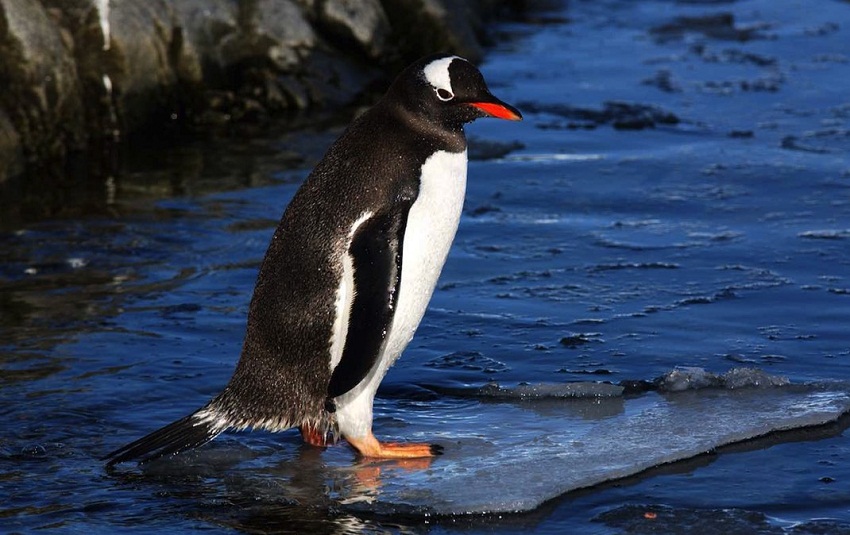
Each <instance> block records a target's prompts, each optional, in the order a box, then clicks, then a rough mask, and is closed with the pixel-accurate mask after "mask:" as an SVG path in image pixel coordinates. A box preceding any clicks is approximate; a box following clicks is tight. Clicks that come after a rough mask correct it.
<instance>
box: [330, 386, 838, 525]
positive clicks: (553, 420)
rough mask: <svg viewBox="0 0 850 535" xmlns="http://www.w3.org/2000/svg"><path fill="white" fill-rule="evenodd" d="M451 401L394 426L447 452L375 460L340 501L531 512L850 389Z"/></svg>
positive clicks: (807, 415)
mask: <svg viewBox="0 0 850 535" xmlns="http://www.w3.org/2000/svg"><path fill="white" fill-rule="evenodd" d="M502 391H504V389H502ZM452 407H453V406H452V405H450V406H449V407H447V410H445V411H444V414H442V418H440V419H439V420H438V419H433V420H430V419H429V420H426V421H425V422H422V421H417V422H416V424H415V428H416V430H415V433H413V435H415V436H411V432H410V430H408V431H401V430H398V431H399V432H400V433H407V438H408V439H411V440H422V439H425V438H430V439H432V440H434V441H436V442H439V443H440V444H442V445H444V446H445V448H446V449H445V454H444V455H443V456H442V457H440V458H438V459H437V460H436V461H434V462H433V463H431V464H430V466H426V465H421V466H419V465H416V464H408V465H405V464H401V465H399V464H397V463H392V462H386V463H377V464H375V465H374V466H373V471H372V472H369V477H368V478H365V480H368V481H369V483H368V484H367V485H345V484H343V485H340V486H338V487H337V489H336V490H335V491H334V492H335V493H337V494H336V496H335V497H336V499H338V500H339V502H340V503H341V504H343V506H344V507H351V508H354V509H362V510H367V511H370V512H373V513H374V512H377V513H385V514H398V513H416V514H464V513H493V512H512V511H528V510H532V509H534V508H536V507H538V506H539V505H540V504H542V503H543V502H545V501H547V500H549V499H552V498H554V497H557V496H560V495H562V494H564V493H567V492H569V491H572V490H576V489H581V488H586V487H592V486H595V485H598V484H600V483H604V482H606V481H611V480H616V479H620V478H623V477H627V476H630V475H634V474H637V473H640V472H642V471H644V470H646V469H649V468H652V467H655V466H658V465H661V464H665V463H670V462H673V461H677V460H683V459H687V458H690V457H694V456H697V455H699V454H702V453H705V452H709V451H712V450H714V449H716V448H718V447H720V446H723V445H727V444H731V443H735V442H740V441H743V440H747V439H751V438H755V437H760V436H763V435H766V434H769V433H772V432H775V431H783V430H791V429H795V428H800V427H808V426H816V425H822V424H825V423H829V422H831V421H834V420H836V419H837V418H838V417H839V416H841V415H842V414H844V413H846V412H848V410H850V387H848V385H843V384H833V385H820V386H815V385H809V386H802V385H786V386H770V387H763V388H756V387H747V388H701V389H698V390H686V391H680V392H667V393H659V392H649V393H645V394H642V395H640V396H637V397H632V398H629V397H597V398H588V399H557V398H551V397H537V398H533V399H527V398H525V397H524V396H520V397H518V398H516V399H511V398H508V399H503V398H502V397H499V398H498V399H496V400H492V399H491V400H479V401H476V402H474V403H471V404H470V403H469V402H466V403H458V404H456V405H454V408H452ZM444 408H446V407H444ZM411 422H413V420H411ZM499 423H500V424H499ZM494 424H496V425H494ZM377 431H378V432H379V433H380V431H381V430H380V429H378V430H377ZM384 432H385V433H386V430H384ZM382 468H383V470H382ZM359 481H361V482H362V481H364V478H363V477H362V475H361V477H359Z"/></svg>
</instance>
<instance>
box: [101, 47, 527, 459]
mask: <svg viewBox="0 0 850 535" xmlns="http://www.w3.org/2000/svg"><path fill="white" fill-rule="evenodd" d="M483 117H495V118H499V119H506V120H509V121H518V120H521V119H522V116H521V114H520V112H519V110H517V109H516V108H515V107H513V106H511V105H509V104H507V103H505V102H503V101H501V100H499V99H498V98H496V97H495V96H493V94H492V93H491V92H490V90H489V89H488V88H487V84H486V83H485V81H484V77H483V76H482V75H481V73H480V72H479V71H478V69H477V68H476V67H475V66H473V65H472V64H471V63H470V62H469V61H467V60H465V59H463V58H461V57H458V56H454V55H448V54H438V55H433V56H429V57H426V58H423V59H420V60H419V61H416V62H415V63H413V64H412V65H410V66H408V67H407V68H406V69H404V70H403V71H402V72H401V73H400V74H399V75H398V77H397V78H396V79H395V81H394V82H393V83H392V84H391V85H390V87H389V89H388V90H387V92H386V93H385V95H384V96H383V97H382V98H381V99H380V100H379V101H378V102H377V103H375V104H374V106H372V107H371V108H370V109H369V110H368V111H366V112H364V113H363V114H362V115H360V116H359V117H358V118H356V119H355V120H354V121H353V122H352V123H351V124H350V125H349V127H348V128H347V129H346V130H345V132H343V134H342V135H341V136H340V137H339V139H337V140H336V141H335V142H334V143H333V144H332V145H331V147H330V148H329V149H328V151H327V153H326V154H325V155H324V157H323V158H322V159H321V161H319V163H318V164H317V165H316V167H315V168H314V169H313V171H312V172H311V173H310V175H309V176H308V177H307V179H306V180H305V181H304V183H303V184H302V185H301V187H300V188H299V189H298V191H297V192H296V194H295V195H294V197H293V198H292V200H291V201H290V203H289V205H288V207H287V208H286V210H285V211H284V213H283V216H282V218H281V220H280V223H279V225H278V226H277V228H276V230H275V232H274V235H273V236H272V239H271V243H270V244H269V247H268V250H267V252H266V254H265V256H264V259H263V261H262V263H261V265H260V270H259V273H258V277H257V282H256V286H255V289H254V293H253V296H252V298H251V302H250V305H249V310H248V322H247V328H246V333H245V338H244V342H243V347H242V352H241V355H240V358H239V361H238V363H237V365H236V370H235V371H234V373H233V376H232V378H231V379H230V381H229V382H228V384H227V385H226V386H225V388H224V390H223V391H222V392H221V393H220V394H218V395H217V396H215V397H214V398H213V399H212V400H211V401H210V402H209V403H207V404H206V405H204V406H203V407H202V408H200V409H198V410H197V411H195V412H193V413H192V414H190V415H188V416H186V417H184V418H182V419H180V420H177V421H176V422H173V423H171V424H169V425H167V426H165V427H163V428H161V429H159V430H157V431H154V432H152V433H150V434H149V435H147V436H145V437H142V438H140V439H138V440H136V441H135V442H132V443H130V444H127V445H125V446H123V447H121V448H119V449H117V450H115V451H113V452H111V453H109V454H108V455H106V456H104V457H103V458H102V460H103V461H106V465H107V467H112V466H113V465H115V464H118V463H123V462H127V461H138V462H140V463H143V462H147V461H150V460H153V459H156V458H159V457H163V456H171V455H175V454H178V453H180V452H183V451H186V450H189V449H192V448H196V447H199V446H201V445H203V444H205V443H207V442H209V441H210V440H212V439H214V438H215V437H216V436H218V435H219V434H221V433H222V432H224V431H226V430H245V429H249V428H251V429H265V430H268V431H272V432H277V431H284V430H287V429H290V428H295V427H297V428H299V429H300V431H301V436H302V438H303V440H304V441H305V442H306V443H308V444H311V445H315V446H328V445H330V444H333V443H335V442H337V441H338V440H339V439H340V438H342V439H344V440H345V441H347V442H348V444H349V445H350V446H351V447H353V448H354V449H355V450H356V451H357V452H358V454H359V455H360V456H362V457H365V458H387V459H392V458H395V459H399V458H420V457H432V456H435V455H438V454H440V453H441V452H442V448H441V447H440V446H439V445H435V444H419V443H388V442H380V441H379V440H378V439H377V438H376V437H375V435H374V434H373V433H372V405H373V401H374V398H375V393H376V391H377V389H378V385H380V383H381V381H382V379H383V378H384V375H385V374H386V373H387V370H388V369H389V368H390V366H392V365H393V363H394V362H395V361H396V359H398V358H399V356H400V355H401V353H402V352H403V351H404V349H405V347H406V346H407V344H408V343H409V342H410V340H411V339H412V338H413V334H414V332H415V331H416V328H417V327H418V326H419V322H420V321H421V319H422V316H423V315H424V313H425V310H426V308H427V306H428V302H429V301H430V299H431V294H432V293H433V291H434V287H435V286H436V284H437V279H438V277H439V275H440V272H441V270H442V268H443V264H444V262H445V260H446V257H447V256H448V253H449V248H450V246H451V243H452V241H453V239H454V236H455V232H456V230H457V227H458V223H459V221H460V216H461V209H462V206H463V201H464V196H465V192H466V174H467V142H466V136H465V134H464V129H463V128H464V125H465V124H466V123H469V122H472V121H474V120H476V119H478V118H483Z"/></svg>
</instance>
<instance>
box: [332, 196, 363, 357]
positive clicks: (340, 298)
mask: <svg viewBox="0 0 850 535" xmlns="http://www.w3.org/2000/svg"><path fill="white" fill-rule="evenodd" d="M372 215H373V214H372V212H366V213H364V214H363V215H361V216H360V217H359V218H357V221H355V222H354V224H353V225H351V229H350V230H349V231H348V241H347V242H346V244H345V248H344V249H343V253H342V258H341V262H342V277H341V278H340V281H339V287H338V288H337V290H336V301H335V302H334V303H335V308H336V315H335V317H334V325H333V331H332V334H331V362H330V367H331V372H333V371H334V369H335V368H336V367H337V365H338V364H339V361H340V359H342V351H343V349H345V338H346V337H347V336H348V322H349V321H350V320H351V304H352V303H353V302H354V293H355V288H354V260H353V259H352V258H351V255H350V254H349V253H348V249H349V248H350V247H351V240H352V239H353V238H354V233H355V232H357V229H358V228H359V227H360V225H362V224H363V223H364V222H365V221H366V220H367V219H369V218H370V217H372Z"/></svg>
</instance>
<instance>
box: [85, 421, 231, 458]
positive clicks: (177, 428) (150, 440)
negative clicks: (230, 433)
mask: <svg viewBox="0 0 850 535" xmlns="http://www.w3.org/2000/svg"><path fill="white" fill-rule="evenodd" d="M197 414H198V413H197V412H196V413H193V414H190V415H189V416H186V417H185V418H181V419H180V420H177V421H176V422H172V423H170V424H168V425H166V426H165V427H163V428H162V429H158V430H156V431H154V432H153V433H150V434H149V435H146V436H144V437H142V438H140V439H138V440H136V441H134V442H131V443H129V444H127V445H125V446H122V447H120V448H118V449H117V450H115V451H113V452H111V453H109V454H107V455H105V456H104V457H102V458H101V459H100V460H102V461H107V462H106V466H107V467H111V466H114V465H116V464H118V463H123V462H127V461H133V460H138V461H139V462H140V463H145V462H148V461H151V460H153V459H157V458H159V457H164V456H167V455H174V454H177V453H180V452H181V451H186V450H190V449H193V448H197V447H198V446H202V445H204V444H206V443H207V442H209V441H210V440H212V439H214V438H215V437H217V436H218V435H219V434H221V432H222V431H224V430H225V429H227V428H226V427H221V424H220V423H217V422H215V421H213V420H211V419H209V418H200V417H198V416H197Z"/></svg>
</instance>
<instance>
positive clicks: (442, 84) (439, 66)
mask: <svg viewBox="0 0 850 535" xmlns="http://www.w3.org/2000/svg"><path fill="white" fill-rule="evenodd" d="M456 59H459V60H461V61H462V60H463V58H460V57H458V56H449V57H447V58H440V59H437V60H434V61H432V62H431V63H429V64H428V65H425V68H424V69H422V72H424V73H425V80H427V81H428V83H429V84H431V85H432V86H433V87H434V89H437V90H439V89H442V90H443V91H448V92H449V94H450V95H452V96H454V94H455V92H454V90H453V89H452V80H451V77H450V76H449V65H451V63H452V61H454V60H456ZM441 98H442V97H441Z"/></svg>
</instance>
